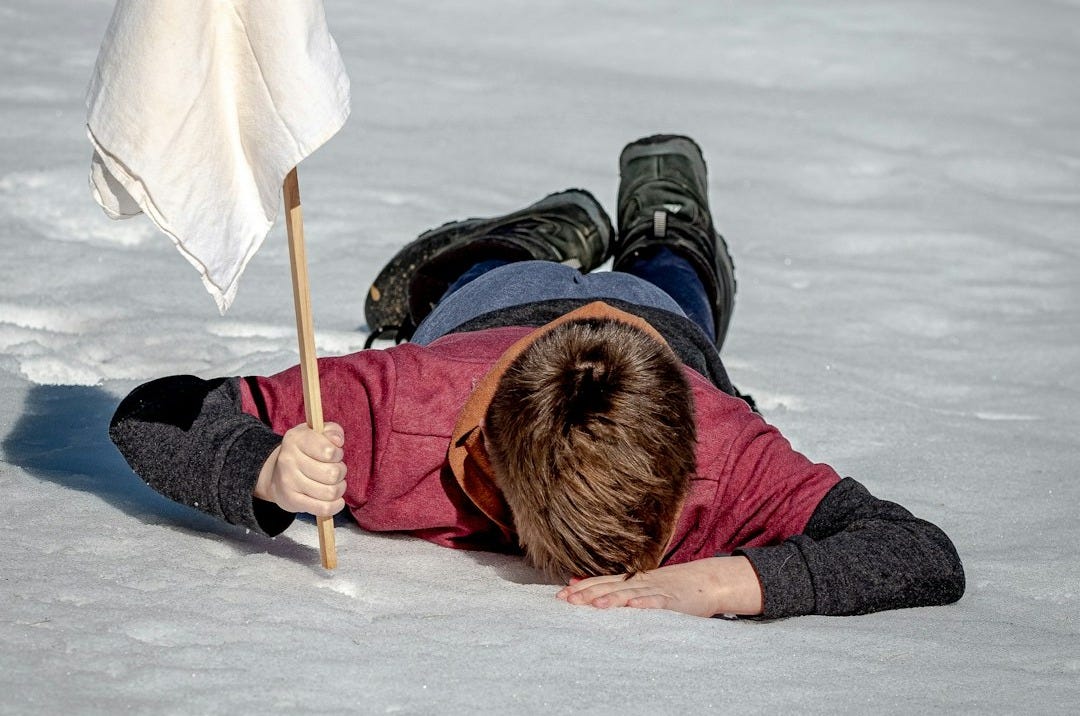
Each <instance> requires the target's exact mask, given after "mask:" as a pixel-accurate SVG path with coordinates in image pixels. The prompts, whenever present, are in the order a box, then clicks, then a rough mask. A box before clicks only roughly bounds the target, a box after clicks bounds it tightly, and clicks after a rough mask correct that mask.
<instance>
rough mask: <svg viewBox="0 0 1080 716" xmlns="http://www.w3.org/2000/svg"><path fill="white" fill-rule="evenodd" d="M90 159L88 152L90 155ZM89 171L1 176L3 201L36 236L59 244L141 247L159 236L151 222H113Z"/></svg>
mask: <svg viewBox="0 0 1080 716" xmlns="http://www.w3.org/2000/svg"><path fill="white" fill-rule="evenodd" d="M88 157H89V152H88ZM89 166H90V162H89V158H88V159H87V163H86V166H85V167H74V166H71V167H64V168H61V169H54V170H51V171H45V172H14V173H10V174H5V175H4V176H2V177H0V201H2V202H3V203H4V204H6V205H7V210H8V212H10V214H11V215H13V216H14V217H16V218H18V219H20V220H21V221H22V222H23V223H25V224H26V225H27V226H29V227H30V228H31V229H32V230H33V231H34V232H35V233H36V234H38V235H40V236H44V237H46V238H49V239H53V240H56V241H65V242H91V243H100V244H107V245H113V246H122V247H132V246H138V245H139V244H141V243H143V242H144V241H145V240H147V239H148V238H151V237H153V236H154V235H155V234H156V233H157V232H156V230H155V229H154V227H153V226H152V225H151V224H150V222H149V221H145V220H140V219H138V218H136V219H135V220H132V221H110V220H108V219H106V218H105V215H104V214H103V213H102V212H101V209H99V208H98V206H97V205H96V204H95V203H94V202H93V200H92V199H90V198H89V189H88V188H87V174H88V172H89Z"/></svg>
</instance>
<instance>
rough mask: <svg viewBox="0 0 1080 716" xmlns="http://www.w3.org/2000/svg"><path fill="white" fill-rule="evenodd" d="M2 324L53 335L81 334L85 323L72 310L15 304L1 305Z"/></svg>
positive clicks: (0, 318) (0, 319)
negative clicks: (47, 332) (48, 332)
mask: <svg viewBox="0 0 1080 716" xmlns="http://www.w3.org/2000/svg"><path fill="white" fill-rule="evenodd" d="M0 323H10V324H11V325H13V326H18V327H20V328H29V329H32V330H38V331H50V332H53V333H69V334H73V333H80V332H82V330H83V327H84V321H82V320H81V319H79V318H77V317H75V316H73V315H72V313H71V309H70V308H65V309H62V310H61V309H58V308H35V307H32V306H20V305H18V304H15V303H0Z"/></svg>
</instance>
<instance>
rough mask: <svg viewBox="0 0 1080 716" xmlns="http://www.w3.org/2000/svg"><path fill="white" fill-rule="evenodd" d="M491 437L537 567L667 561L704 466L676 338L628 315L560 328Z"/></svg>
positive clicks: (536, 351)
mask: <svg viewBox="0 0 1080 716" xmlns="http://www.w3.org/2000/svg"><path fill="white" fill-rule="evenodd" d="M484 435H485V441H486V444H487V447H488V452H489V454H490V457H491V460H492V464H493V466H494V468H495V472H496V476H497V481H498V484H499V487H500V488H501V489H502V492H503V494H504V495H505V497H506V501H507V503H508V504H509V506H510V509H511V510H512V511H513V514H514V524H515V528H516V530H517V532H518V536H519V539H520V541H521V544H522V547H524V549H525V552H526V555H527V556H528V557H529V559H530V560H531V561H532V563H533V564H535V565H536V566H537V567H539V568H541V569H543V570H544V571H546V572H547V573H548V574H549V575H551V576H564V575H567V574H569V575H576V576H588V575H597V574H612V573H621V572H628V573H636V572H639V571H644V570H647V569H654V568H656V567H657V566H658V565H659V563H660V560H661V558H662V557H663V552H664V548H665V546H666V543H667V540H668V538H669V536H670V533H671V530H672V529H673V527H674V523H675V520H676V519H677V518H678V511H679V508H680V506H681V503H682V500H683V498H684V497H685V495H686V492H687V490H688V489H689V484H690V479H691V477H692V475H693V472H694V469H695V450H694V446H695V440H696V431H695V423H694V409H693V400H692V396H691V393H690V386H689V383H688V382H687V380H686V377H685V376H684V374H683V370H682V364H681V362H680V361H679V359H678V357H677V356H676V355H675V354H674V352H673V351H672V350H671V349H670V348H669V347H668V346H667V345H665V344H663V343H662V342H660V341H659V340H657V339H655V338H653V337H651V336H649V335H648V334H647V333H645V332H644V331H642V330H640V329H638V328H635V327H633V326H630V325H628V324H626V323H623V322H620V321H616V320H610V319H585V320H579V321H571V322H568V323H565V324H563V325H561V326H558V327H556V328H554V329H553V330H551V331H550V332H549V333H547V334H546V335H544V336H542V337H540V338H539V339H537V341H536V342H535V343H533V344H532V345H531V346H529V347H528V348H527V349H526V350H525V351H524V352H523V353H522V354H521V355H520V356H518V358H517V359H516V360H515V361H514V362H513V363H512V364H511V365H510V367H509V368H508V369H507V371H506V373H505V374H504V375H503V377H502V379H501V380H500V382H499V386H498V390H497V391H496V392H495V397H494V399H493V401H492V403H491V406H490V408H489V409H488V413H487V416H486V417H485V423H484Z"/></svg>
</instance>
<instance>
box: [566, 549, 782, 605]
mask: <svg viewBox="0 0 1080 716" xmlns="http://www.w3.org/2000/svg"><path fill="white" fill-rule="evenodd" d="M555 596H557V597H558V598H559V599H562V600H564V601H566V602H569V603H570V604H588V605H592V606H594V607H598V608H601V609H607V608H609V607H635V608H638V609H670V610H672V611H676V612H682V613H684V614H693V615H696V616H702V617H711V616H714V615H716V614H742V615H751V614H760V613H761V611H762V593H761V584H760V583H759V582H758V578H757V573H756V572H755V571H754V568H753V566H752V565H751V564H750V560H748V559H746V557H711V558H708V559H699V560H695V561H693V562H684V563H682V564H672V565H668V566H664V567H659V568H657V569H654V570H651V571H649V572H641V573H639V574H636V575H634V576H633V577H631V578H630V579H627V578H626V575H624V574H614V575H605V576H601V577H590V578H588V579H572V580H570V584H568V585H567V586H565V587H563V588H562V590H560V591H559V593H558V594H556V595H555Z"/></svg>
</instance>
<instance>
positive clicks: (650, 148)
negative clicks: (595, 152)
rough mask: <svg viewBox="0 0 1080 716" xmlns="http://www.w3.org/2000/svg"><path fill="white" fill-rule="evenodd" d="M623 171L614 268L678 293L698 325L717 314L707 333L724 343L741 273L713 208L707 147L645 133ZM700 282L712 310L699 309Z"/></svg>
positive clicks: (623, 159)
mask: <svg viewBox="0 0 1080 716" xmlns="http://www.w3.org/2000/svg"><path fill="white" fill-rule="evenodd" d="M619 173H620V183H619V205H618V222H619V231H618V236H617V237H616V240H615V247H614V258H615V266H614V267H615V270H616V271H630V272H633V273H635V274H636V275H639V276H642V277H643V278H647V279H648V280H650V281H652V282H653V283H655V284H656V285H658V286H661V287H662V288H664V290H665V291H668V292H670V293H671V294H672V295H673V296H678V298H679V300H680V305H683V309H684V311H685V312H686V313H687V315H688V316H691V317H693V318H694V320H695V321H697V322H698V323H699V325H701V324H703V323H704V324H705V325H709V319H710V318H711V326H712V328H711V330H707V331H706V334H707V335H709V336H711V337H713V338H714V339H715V342H716V347H717V348H718V349H719V348H720V347H721V346H722V345H723V343H724V337H725V335H726V334H727V327H728V324H729V323H730V321H731V312H732V308H733V307H734V301H735V272H734V266H733V265H732V261H731V256H730V255H729V254H728V250H727V244H726V243H725V242H724V239H723V237H722V236H720V234H719V233H718V232H717V231H716V229H715V227H714V224H713V219H712V214H711V213H710V211H709V199H708V187H707V179H708V177H707V171H706V167H705V159H704V158H703V157H702V154H701V149H700V148H699V147H698V146H697V144H696V143H695V142H694V141H693V140H692V139H690V138H689V137H681V136H674V135H657V136H654V137H646V138H644V139H639V140H638V141H636V142H632V143H630V144H628V145H627V146H626V147H625V148H624V149H623V151H622V155H621V156H620V157H619ZM661 248H663V249H666V251H660V249H661ZM673 264H675V265H673ZM687 267H689V269H690V271H689V272H687V270H686V269H687ZM695 278H696V280H695ZM699 287H700V288H701V289H702V290H703V291H704V293H705V296H706V299H707V300H706V307H707V308H708V312H706V311H704V310H702V309H701V306H700V304H701V301H700V295H699V291H698V288H699Z"/></svg>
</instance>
